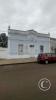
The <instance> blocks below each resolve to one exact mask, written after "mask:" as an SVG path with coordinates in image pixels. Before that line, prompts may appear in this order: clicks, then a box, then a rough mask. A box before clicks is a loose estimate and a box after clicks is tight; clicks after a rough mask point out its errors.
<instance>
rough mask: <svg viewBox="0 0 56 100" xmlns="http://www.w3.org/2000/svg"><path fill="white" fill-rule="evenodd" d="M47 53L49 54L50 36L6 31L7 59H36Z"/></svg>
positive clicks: (31, 31) (30, 32) (11, 30)
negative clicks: (39, 55)
mask: <svg viewBox="0 0 56 100" xmlns="http://www.w3.org/2000/svg"><path fill="white" fill-rule="evenodd" d="M47 52H48V53H49V52H50V34H42V33H38V32H36V31H34V30H28V31H20V30H14V29H10V28H9V29H8V57H9V58H27V57H37V56H38V54H39V53H47Z"/></svg>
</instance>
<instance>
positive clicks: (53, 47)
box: [50, 38, 56, 53]
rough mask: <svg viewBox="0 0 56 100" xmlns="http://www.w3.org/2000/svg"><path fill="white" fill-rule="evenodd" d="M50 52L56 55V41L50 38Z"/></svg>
mask: <svg viewBox="0 0 56 100" xmlns="http://www.w3.org/2000/svg"><path fill="white" fill-rule="evenodd" d="M50 52H51V53H56V39H55V38H50Z"/></svg>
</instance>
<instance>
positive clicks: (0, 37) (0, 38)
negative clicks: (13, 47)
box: [0, 33, 8, 47]
mask: <svg viewBox="0 0 56 100" xmlns="http://www.w3.org/2000/svg"><path fill="white" fill-rule="evenodd" d="M0 41H1V42H0V44H1V47H7V46H8V36H6V33H1V35H0Z"/></svg>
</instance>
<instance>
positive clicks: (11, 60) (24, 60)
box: [0, 57, 36, 65]
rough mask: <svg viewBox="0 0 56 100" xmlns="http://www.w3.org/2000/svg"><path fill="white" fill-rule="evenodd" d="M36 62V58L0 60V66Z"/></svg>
mask: <svg viewBox="0 0 56 100" xmlns="http://www.w3.org/2000/svg"><path fill="white" fill-rule="evenodd" d="M28 62H36V58H35V57H32V58H19V59H0V65H9V64H18V63H28Z"/></svg>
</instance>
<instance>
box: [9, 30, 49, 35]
mask: <svg viewBox="0 0 56 100" xmlns="http://www.w3.org/2000/svg"><path fill="white" fill-rule="evenodd" d="M8 34H16V35H18V34H20V35H30V34H34V35H36V36H38V37H50V34H49V33H48V34H44V33H39V32H37V31H35V30H33V29H32V30H27V31H22V30H15V29H9V30H8Z"/></svg>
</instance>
